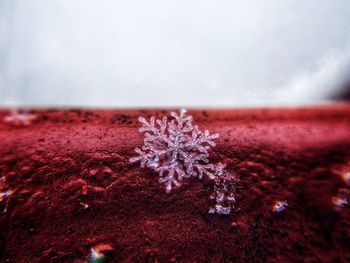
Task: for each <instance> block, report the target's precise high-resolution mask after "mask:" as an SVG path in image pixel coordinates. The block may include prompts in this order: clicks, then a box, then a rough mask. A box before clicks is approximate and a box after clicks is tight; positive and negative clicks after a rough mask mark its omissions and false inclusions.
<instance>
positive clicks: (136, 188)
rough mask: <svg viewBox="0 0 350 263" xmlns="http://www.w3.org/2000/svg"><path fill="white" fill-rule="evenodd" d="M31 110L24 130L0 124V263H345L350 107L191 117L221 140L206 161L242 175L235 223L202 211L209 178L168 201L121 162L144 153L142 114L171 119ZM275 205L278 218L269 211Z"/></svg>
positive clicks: (147, 177)
mask: <svg viewBox="0 0 350 263" xmlns="http://www.w3.org/2000/svg"><path fill="white" fill-rule="evenodd" d="M32 113H33V114H36V116H37V118H36V119H35V120H33V122H32V123H31V124H30V125H28V126H16V125H11V124H10V123H5V122H3V121H0V140H1V144H0V169H1V170H0V171H1V175H2V176H5V177H6V180H7V183H8V186H9V188H11V189H12V190H13V191H14V193H13V194H12V195H11V196H10V198H9V202H8V209H7V212H6V213H1V215H0V248H1V251H0V262H85V261H86V260H87V257H88V254H89V251H90V248H91V247H92V246H96V245H97V246H100V247H103V246H104V247H109V246H112V248H113V249H112V251H110V252H109V254H108V258H107V260H106V262H172V261H173V262H224V261H226V262H350V250H349V249H350V247H349V244H350V214H349V209H348V208H336V206H335V205H334V204H333V203H332V197H334V196H336V195H337V193H338V191H339V190H340V189H342V188H345V189H346V188H348V187H349V186H347V185H346V183H345V181H344V180H343V179H342V178H341V175H342V172H345V171H347V170H350V106H348V105H340V106H328V107H319V108H308V109H269V110H267V109H262V110H195V111H193V110H190V111H189V114H192V115H193V117H194V122H195V123H196V124H198V125H199V127H200V128H201V129H204V128H208V129H209V130H210V131H211V132H218V133H219V134H220V135H221V137H220V139H219V140H218V146H217V147H215V148H214V149H213V151H212V152H211V161H213V162H218V161H221V162H224V163H226V165H227V169H228V171H229V172H232V173H236V174H237V176H238V177H239V178H240V183H239V189H238V192H237V207H238V209H237V211H235V213H234V214H233V215H231V216H218V215H210V214H208V213H207V212H208V206H209V204H210V202H209V198H208V197H209V195H210V193H211V191H212V187H213V186H212V184H211V182H210V181H206V180H204V181H203V182H200V181H198V180H195V179H193V180H191V179H189V180H186V181H184V183H183V186H182V187H181V188H178V189H176V190H174V191H172V192H171V193H170V194H166V193H165V191H164V188H163V186H162V185H160V184H159V183H158V178H157V175H156V174H155V173H154V172H153V171H151V170H148V169H140V168H139V167H138V164H130V163H129V162H128V159H129V157H131V156H133V155H134V152H133V150H134V148H135V147H136V146H140V145H142V139H143V137H142V135H141V134H139V133H138V127H139V123H138V122H137V117H138V116H140V115H142V116H145V117H147V116H150V115H154V114H155V115H156V116H162V115H164V114H166V115H167V114H168V111H161V110H155V111H153V110H147V111H137V110H106V111H101V110H33V111H32ZM6 114H7V111H6V110H2V111H0V118H1V119H0V120H2V119H3V117H4V116H5V115H6ZM278 200H287V201H288V204H289V206H288V207H287V209H286V210H285V212H284V213H281V214H276V213H274V212H273V211H272V206H273V204H274V202H275V201H278ZM82 203H85V204H88V206H89V207H88V208H86V209H84V207H83V205H82ZM3 205H4V204H2V206H3Z"/></svg>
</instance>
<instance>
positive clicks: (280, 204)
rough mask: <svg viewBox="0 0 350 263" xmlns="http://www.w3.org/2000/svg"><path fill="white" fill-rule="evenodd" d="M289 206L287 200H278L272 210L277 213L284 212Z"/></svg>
mask: <svg viewBox="0 0 350 263" xmlns="http://www.w3.org/2000/svg"><path fill="white" fill-rule="evenodd" d="M287 207H288V203H287V201H286V200H284V201H276V202H275V204H274V205H273V207H272V211H273V212H275V213H282V212H283V211H284V210H285V209H286V208H287Z"/></svg>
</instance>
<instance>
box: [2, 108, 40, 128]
mask: <svg viewBox="0 0 350 263" xmlns="http://www.w3.org/2000/svg"><path fill="white" fill-rule="evenodd" d="M35 118H36V116H35V115H33V114H30V113H28V112H27V111H25V110H17V109H13V110H11V111H10V113H9V115H7V116H5V117H4V122H7V123H11V124H13V125H16V126H20V125H24V126H26V125H29V124H31V122H32V121H33V120H34V119H35Z"/></svg>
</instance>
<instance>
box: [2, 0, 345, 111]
mask: <svg viewBox="0 0 350 263" xmlns="http://www.w3.org/2000/svg"><path fill="white" fill-rule="evenodd" d="M349 69H350V1H348V0H318V1H313V0H307V1H305V0H293V1H292V0H283V1H281V0H266V1H261V0H250V1H249V0H227V1H224V0H215V1H213V0H201V1H198V0H176V1H170V0H168V1H167V0H158V1H154V0H148V1H144V0H123V1H117V0H110V1H107V0H105V1H103V0H101V1H96V0H41V1H40V0H17V1H16V0H0V106H11V105H26V106H34V105H35V106H47V105H49V106H62V105H64V106H102V107H103V106H104V107H107V106H108V107H111V106H115V107H125V106H127V107H138V106H221V107H240V106H262V105H263V106H272V105H302V104H317V103H322V102H325V101H326V100H327V97H328V96H329V95H330V94H332V93H334V92H336V91H337V89H339V87H340V86H341V84H342V82H344V81H345V80H347V77H348V76H350V74H348V73H350V71H349Z"/></svg>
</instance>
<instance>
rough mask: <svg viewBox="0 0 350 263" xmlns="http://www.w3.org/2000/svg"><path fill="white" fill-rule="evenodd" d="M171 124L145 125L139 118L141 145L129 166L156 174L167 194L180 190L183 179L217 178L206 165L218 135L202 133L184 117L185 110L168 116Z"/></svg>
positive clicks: (214, 167) (213, 168)
mask: <svg viewBox="0 0 350 263" xmlns="http://www.w3.org/2000/svg"><path fill="white" fill-rule="evenodd" d="M171 116H172V117H173V119H172V120H170V121H168V119H167V118H166V117H163V119H162V120H158V119H157V120H156V119H155V117H151V118H150V121H149V122H148V121H147V120H146V119H145V118H143V117H140V118H139V121H140V122H141V123H142V124H143V127H141V128H140V129H139V131H140V132H142V133H145V134H144V136H145V138H144V145H143V147H142V148H141V149H139V148H136V149H135V151H136V153H138V156H137V157H133V158H131V159H130V162H138V161H140V162H141V167H142V168H143V167H145V166H146V167H148V168H151V169H153V170H155V171H156V172H159V182H160V183H164V184H165V189H166V192H167V193H169V192H170V191H171V190H172V188H173V186H176V187H179V186H180V185H181V183H180V182H181V181H182V179H183V178H190V177H198V178H199V179H202V178H203V176H207V177H209V178H210V179H212V180H214V179H215V178H216V172H217V169H218V167H217V165H214V164H211V163H209V160H208V158H209V153H208V151H209V149H210V148H211V147H214V146H215V142H214V140H215V139H217V138H219V134H217V133H214V134H209V131H208V130H205V131H204V132H201V131H200V130H199V129H198V126H196V125H195V126H193V125H192V116H186V110H184V109H181V110H180V112H179V114H178V113H176V112H171Z"/></svg>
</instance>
